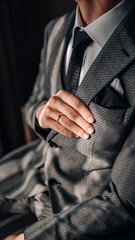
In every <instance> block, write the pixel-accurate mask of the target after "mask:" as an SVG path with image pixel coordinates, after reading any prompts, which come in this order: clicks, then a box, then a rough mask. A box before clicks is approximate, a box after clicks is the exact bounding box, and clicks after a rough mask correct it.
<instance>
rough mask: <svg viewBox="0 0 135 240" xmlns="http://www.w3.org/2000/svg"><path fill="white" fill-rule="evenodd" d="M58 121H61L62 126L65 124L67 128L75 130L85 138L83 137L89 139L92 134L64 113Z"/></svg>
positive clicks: (74, 131) (75, 132)
mask: <svg viewBox="0 0 135 240" xmlns="http://www.w3.org/2000/svg"><path fill="white" fill-rule="evenodd" d="M58 123H60V124H61V125H62V126H64V127H65V128H66V129H68V130H70V131H71V132H73V133H74V134H75V135H77V136H79V137H81V138H83V139H89V138H90V135H89V134H88V133H87V132H85V131H84V130H83V129H82V128H80V127H79V126H78V125H76V124H75V123H74V122H73V121H71V120H70V119H69V118H67V117H66V116H64V115H62V116H61V117H60V118H59V121H58Z"/></svg>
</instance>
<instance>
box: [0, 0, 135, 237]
mask: <svg viewBox="0 0 135 240" xmlns="http://www.w3.org/2000/svg"><path fill="white" fill-rule="evenodd" d="M76 2H77V3H78V6H77V9H76V11H73V12H72V13H70V14H66V15H64V16H62V17H60V18H58V19H56V20H53V21H51V22H50V23H49V24H48V26H47V27H46V30H45V35H44V37H45V38H44V47H43V50H42V54H41V63H40V71H39V75H38V77H37V81H36V83H35V86H34V90H33V94H32V96H31V97H30V99H29V101H28V103H27V104H26V118H27V121H28V123H29V125H30V126H31V127H32V128H34V129H35V131H36V132H37V134H38V135H39V136H40V137H41V139H42V140H38V141H36V142H35V143H33V144H31V145H30V146H27V147H23V148H22V149H21V150H19V151H17V152H14V153H12V154H10V155H8V156H6V157H5V158H4V159H3V161H2V163H3V165H2V167H3V168H4V167H6V168H7V164H8V162H9V161H8V159H10V162H12V163H13V162H16V161H15V159H21V160H20V161H19V163H20V164H19V163H18V166H19V167H16V169H15V170H12V171H13V172H12V174H10V176H11V175H12V176H11V177H12V179H16V180H14V181H12V186H11V185H10V186H8V187H5V184H4V185H3V187H1V189H0V192H1V195H3V196H5V197H6V198H8V199H9V198H10V199H13V198H14V199H21V198H22V197H25V200H26V202H27V204H28V203H29V205H30V207H31V208H32V209H33V211H34V212H35V214H36V215H37V217H38V218H39V221H38V222H37V223H35V224H34V225H32V226H31V227H29V228H28V229H26V231H25V233H24V234H21V235H19V236H18V237H15V238H14V239H16V240H18V239H19V240H21V239H26V240H36V239H40V240H42V239H43V240H44V239H45V240H47V239H48V240H49V239H51V240H52V239H53V240H56V239H57V240H69V239H70V240H72V239H78V240H79V239H80V240H82V239H89V240H90V239H115V240H116V239H125V240H127V239H133V238H132V236H131V235H132V234H131V227H132V224H134V223H135V174H134V171H135V150H134V149H135V143H134V138H135V124H134V119H135V84H134V83H135V32H134V29H135V4H134V2H133V1H131V0H123V1H120V0H76ZM84 32H85V33H84ZM80 33H81V35H80ZM84 35H85V36H84ZM86 35H87V36H86ZM78 36H79V37H78ZM82 36H83V37H82ZM85 37H86V38H87V39H88V45H87V46H86V48H85V49H84V52H83V57H82V55H81V54H82V51H81V49H82V48H83V47H84V45H85V42H86V41H84V43H83V44H82V45H79V48H78V49H77V47H76V42H75V41H80V40H78V39H81V38H82V39H84V38H85ZM79 44H80V43H79ZM80 46H81V47H80ZM72 48H73V49H72ZM75 48H76V49H77V51H76V53H77V54H80V55H78V56H80V58H82V62H81V69H80V70H78V69H79V66H80V62H79V60H78V59H79V57H78V58H76V57H75V54H74V49H75ZM73 55H74V56H73ZM71 63H72V64H71ZM73 64H74V65H73ZM72 65H73V66H74V68H73V67H72ZM76 66H77V67H76ZM78 73H79V74H78ZM77 74H78V76H79V77H77ZM72 76H73V80H72ZM70 79H71V80H70ZM76 79H77V81H78V82H77V88H76V87H75V88H74V86H75V85H76V82H75V81H74V80H76ZM70 81H71V82H70ZM20 152H21V153H22V155H21V157H20ZM11 159H12V161H11ZM13 159H14V160H13ZM12 166H13V165H12ZM18 169H19V170H18ZM15 172H16V174H15ZM19 173H20V175H21V176H22V179H23V180H24V181H22V182H21V180H20V179H19V182H20V185H19V188H18V185H17V184H16V182H17V176H19V178H20V175H19ZM24 173H25V177H24ZM8 174H9V173H8ZM14 176H15V177H14ZM26 176H27V181H25V178H26ZM28 176H29V177H28ZM5 182H6V177H5V175H4V177H3V183H5ZM17 183H18V182H17ZM0 186H2V184H1V185H0ZM28 200H29V201H28ZM13 201H15V200H13ZM20 201H21V200H20ZM13 203H14V205H15V204H16V203H15V202H13Z"/></svg>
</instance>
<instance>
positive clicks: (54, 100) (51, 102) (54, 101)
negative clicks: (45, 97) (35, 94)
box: [49, 96, 58, 105]
mask: <svg viewBox="0 0 135 240" xmlns="http://www.w3.org/2000/svg"><path fill="white" fill-rule="evenodd" d="M57 100H58V98H57V97H56V96H52V97H51V98H50V100H49V102H50V104H51V105H54V104H56V102H57Z"/></svg>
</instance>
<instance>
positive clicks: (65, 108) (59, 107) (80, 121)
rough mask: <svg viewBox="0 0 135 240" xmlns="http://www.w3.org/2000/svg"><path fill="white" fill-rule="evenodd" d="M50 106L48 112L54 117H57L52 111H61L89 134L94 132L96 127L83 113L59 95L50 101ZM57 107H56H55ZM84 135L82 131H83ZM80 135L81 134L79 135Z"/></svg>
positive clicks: (47, 108)
mask: <svg viewBox="0 0 135 240" xmlns="http://www.w3.org/2000/svg"><path fill="white" fill-rule="evenodd" d="M50 105H51V107H50V106H47V107H46V114H48V115H49V116H51V117H52V118H53V119H55V118H54V117H53V116H52V114H53V113H52V112H55V111H59V112H60V113H62V114H63V115H65V116H66V117H67V118H69V119H70V120H72V121H73V122H75V123H76V124H77V125H78V126H80V128H82V129H83V130H84V131H85V132H87V133H88V134H93V133H94V128H93V127H92V125H91V124H90V123H88V122H87V121H86V120H85V119H84V118H83V117H82V116H81V115H80V113H78V112H77V111H76V110H75V109H73V108H72V107H70V106H69V105H67V104H66V103H65V102H64V101H63V100H61V99H60V98H58V97H53V98H52V99H51V101H50ZM53 108H55V109H53ZM81 135H82V133H81ZM79 136H80V135H79Z"/></svg>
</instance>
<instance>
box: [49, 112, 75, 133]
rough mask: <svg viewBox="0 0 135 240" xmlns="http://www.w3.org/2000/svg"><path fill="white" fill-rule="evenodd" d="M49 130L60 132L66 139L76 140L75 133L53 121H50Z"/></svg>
mask: <svg viewBox="0 0 135 240" xmlns="http://www.w3.org/2000/svg"><path fill="white" fill-rule="evenodd" d="M62 117H63V116H62ZM49 128H51V129H53V130H55V131H56V132H59V133H60V134H62V135H64V136H66V137H71V138H76V136H75V134H74V133H73V132H71V131H70V130H68V129H67V128H65V127H64V126H63V125H61V124H60V123H59V122H56V121H55V120H53V119H49Z"/></svg>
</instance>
